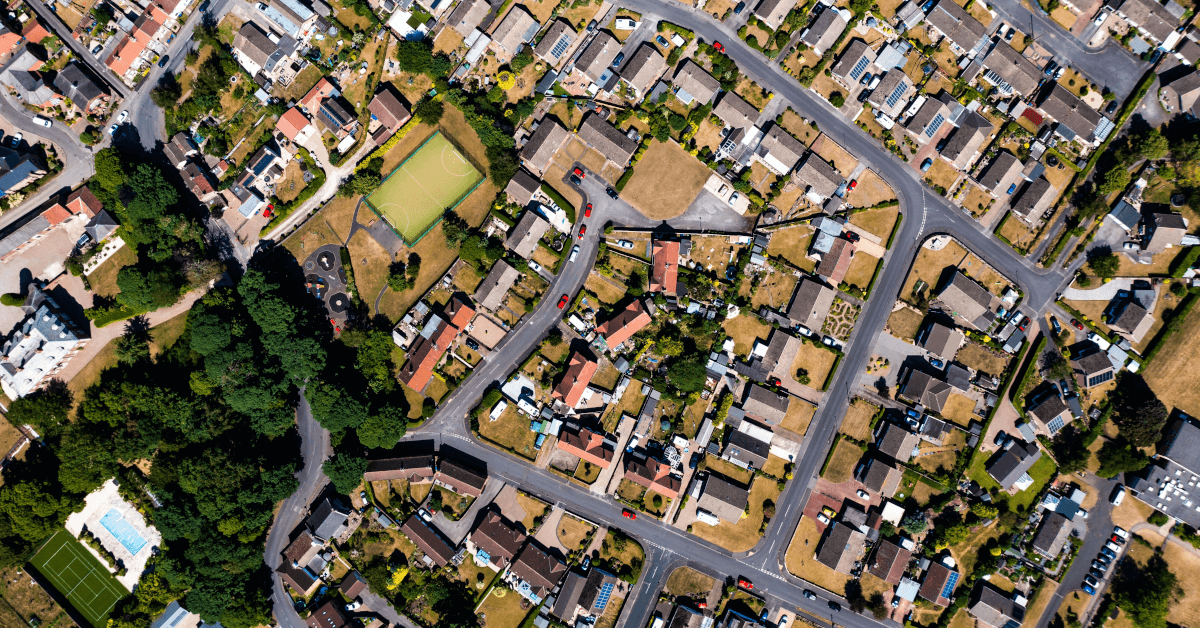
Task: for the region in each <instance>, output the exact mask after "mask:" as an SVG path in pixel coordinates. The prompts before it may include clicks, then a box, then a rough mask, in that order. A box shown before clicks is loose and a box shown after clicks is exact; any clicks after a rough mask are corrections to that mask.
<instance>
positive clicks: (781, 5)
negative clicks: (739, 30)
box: [754, 0, 796, 29]
mask: <svg viewBox="0 0 1200 628" xmlns="http://www.w3.org/2000/svg"><path fill="white" fill-rule="evenodd" d="M794 6H796V0H762V2H760V3H758V6H757V7H755V8H754V14H755V15H757V16H758V17H759V18H761V19H762V21H764V22H766V23H767V25H769V26H770V27H771V28H772V29H777V28H779V26H780V24H781V23H782V22H783V18H785V17H787V14H788V12H789V11H791V10H792V7H794Z"/></svg>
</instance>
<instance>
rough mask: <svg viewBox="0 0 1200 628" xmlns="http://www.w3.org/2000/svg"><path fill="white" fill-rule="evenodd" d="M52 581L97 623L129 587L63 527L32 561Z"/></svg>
mask: <svg viewBox="0 0 1200 628" xmlns="http://www.w3.org/2000/svg"><path fill="white" fill-rule="evenodd" d="M30 562H31V563H32V564H33V566H34V567H36V568H37V570H38V571H39V572H41V574H42V575H43V576H45V577H46V579H47V580H49V584H50V585H51V586H53V587H54V588H55V589H57V590H58V592H59V593H61V594H62V595H63V597H65V598H67V601H68V602H70V603H71V605H72V606H74V607H75V609H76V610H78V611H79V613H80V614H81V615H83V616H84V617H85V618H86V619H87V620H88V621H90V622H91V623H92V625H93V626H98V627H100V628H103V626H104V624H105V622H104V620H105V618H107V617H108V614H109V613H110V612H112V609H113V607H114V606H116V605H117V602H119V601H120V600H121V599H122V598H124V597H125V596H127V595H129V591H128V590H126V589H125V588H124V587H122V586H121V584H120V583H119V582H117V580H116V578H114V577H113V575H112V574H111V573H110V572H109V571H108V570H107V569H105V568H104V566H103V565H101V564H100V562H99V561H98V560H97V559H96V557H95V556H93V555H92V554H91V553H89V552H88V551H87V550H86V549H85V548H84V547H83V545H81V544H80V543H79V541H77V540H75V538H74V537H72V536H71V534H70V533H69V532H67V531H66V530H59V531H58V533H57V534H55V535H54V536H53V537H51V538H50V540H49V541H47V542H46V544H45V545H43V546H42V549H41V550H39V551H38V553H37V554H36V555H35V556H34V557H33V559H32V560H31V561H30Z"/></svg>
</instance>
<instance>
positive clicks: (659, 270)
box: [650, 239, 679, 295]
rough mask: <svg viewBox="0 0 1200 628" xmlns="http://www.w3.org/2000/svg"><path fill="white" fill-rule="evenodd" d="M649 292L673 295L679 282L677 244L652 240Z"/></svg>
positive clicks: (673, 241) (676, 242)
mask: <svg viewBox="0 0 1200 628" xmlns="http://www.w3.org/2000/svg"><path fill="white" fill-rule="evenodd" d="M653 248H654V253H653V255H652V256H651V259H652V268H651V272H650V292H661V293H663V294H666V295H674V294H675V291H676V289H677V288H678V280H679V242H678V241H675V240H657V239H656V240H654V247H653Z"/></svg>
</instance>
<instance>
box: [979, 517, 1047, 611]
mask: <svg viewBox="0 0 1200 628" xmlns="http://www.w3.org/2000/svg"><path fill="white" fill-rule="evenodd" d="M1059 516H1062V515H1059ZM967 611H968V612H970V613H971V614H972V615H974V616H975V619H978V620H979V622H980V623H982V624H984V625H987V626H993V627H994V628H1001V627H1002V626H1004V625H1006V624H1007V623H1008V622H1009V620H1012V621H1015V622H1016V623H1017V624H1018V625H1020V624H1021V622H1023V621H1024V620H1025V607H1024V606H1021V605H1020V604H1017V603H1016V601H1015V600H1013V597H1012V595H1010V594H1008V593H1005V592H1004V591H1001V590H1000V589H997V588H996V587H994V586H992V585H991V584H990V583H987V582H981V583H980V585H979V588H978V589H976V590H975V592H974V593H973V594H972V595H971V604H970V606H969V607H967Z"/></svg>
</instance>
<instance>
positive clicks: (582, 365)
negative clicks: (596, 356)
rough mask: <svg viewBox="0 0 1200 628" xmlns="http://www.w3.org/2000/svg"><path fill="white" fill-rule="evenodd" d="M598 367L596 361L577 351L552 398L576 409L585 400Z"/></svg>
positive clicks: (552, 393) (555, 388) (572, 356)
mask: <svg viewBox="0 0 1200 628" xmlns="http://www.w3.org/2000/svg"><path fill="white" fill-rule="evenodd" d="M598 366H599V365H598V364H597V363H596V361H595V360H593V359H591V358H589V357H587V356H584V355H583V354H582V353H580V352H578V351H576V352H575V353H573V354H572V355H571V361H570V362H569V363H568V365H567V370H566V372H564V373H563V377H562V379H561V380H559V382H558V385H557V386H555V387H554V390H553V391H552V392H551V393H550V396H551V397H553V398H554V399H558V400H560V401H562V402H563V404H564V405H566V406H567V408H571V409H573V408H575V407H576V406H578V405H579V402H580V401H581V400H582V399H583V393H584V392H585V391H587V387H588V385H589V384H591V383H592V376H594V375H595V374H596V369H597V368H598Z"/></svg>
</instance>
